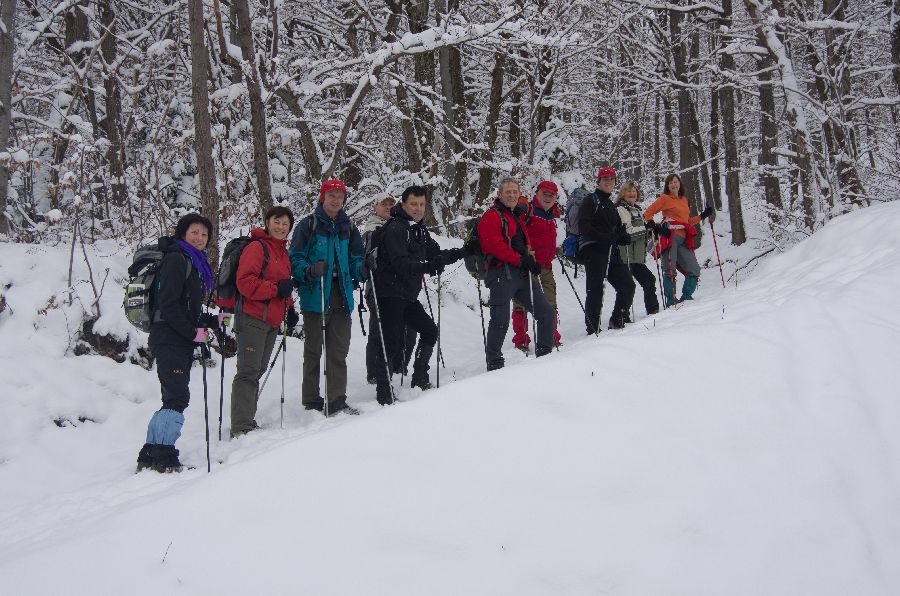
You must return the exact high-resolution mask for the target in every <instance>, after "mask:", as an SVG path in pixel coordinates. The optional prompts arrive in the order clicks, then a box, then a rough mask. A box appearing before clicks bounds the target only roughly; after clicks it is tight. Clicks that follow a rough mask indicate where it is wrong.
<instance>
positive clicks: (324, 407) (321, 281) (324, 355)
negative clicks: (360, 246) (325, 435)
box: [319, 275, 328, 418]
mask: <svg viewBox="0 0 900 596" xmlns="http://www.w3.org/2000/svg"><path fill="white" fill-rule="evenodd" d="M319 288H320V289H321V292H320V295H321V296H322V356H321V358H323V359H324V360H325V366H324V368H325V399H324V404H323V405H322V413H324V414H325V417H326V418H328V354H327V353H326V352H325V345H326V342H325V276H324V275H323V276H322V277H320V278H319Z"/></svg>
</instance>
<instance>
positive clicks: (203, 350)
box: [200, 341, 212, 474]
mask: <svg viewBox="0 0 900 596" xmlns="http://www.w3.org/2000/svg"><path fill="white" fill-rule="evenodd" d="M209 356H210V353H209V346H208V345H207V344H206V342H205V341H204V342H203V343H202V344H200V365H201V366H202V367H203V419H204V420H205V421H206V473H207V474H209V473H210V472H211V471H212V463H211V462H210V459H209V400H208V397H207V393H208V387H207V385H206V359H207V358H209Z"/></svg>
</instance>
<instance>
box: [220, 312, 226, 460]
mask: <svg viewBox="0 0 900 596" xmlns="http://www.w3.org/2000/svg"><path fill="white" fill-rule="evenodd" d="M219 351H220V352H222V366H221V369H222V370H221V371H220V375H219V442H221V441H222V410H224V409H225V325H224V324H223V325H222V327H221V328H220V329H219Z"/></svg>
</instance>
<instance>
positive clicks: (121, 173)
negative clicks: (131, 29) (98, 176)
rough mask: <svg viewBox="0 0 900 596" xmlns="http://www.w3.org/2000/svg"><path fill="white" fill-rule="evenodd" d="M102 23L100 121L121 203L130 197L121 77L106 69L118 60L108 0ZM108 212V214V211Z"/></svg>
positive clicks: (114, 193)
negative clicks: (102, 99)
mask: <svg viewBox="0 0 900 596" xmlns="http://www.w3.org/2000/svg"><path fill="white" fill-rule="evenodd" d="M99 9H100V23H101V25H102V27H103V29H104V31H103V33H102V42H101V44H100V50H101V54H102V55H103V62H104V63H105V65H104V68H103V70H104V75H105V77H106V78H105V79H104V81H103V90H104V94H105V95H106V97H105V105H106V115H105V116H104V118H103V120H101V121H100V128H101V129H102V130H103V133H104V135H105V136H106V138H107V140H108V141H109V148H108V149H107V151H106V161H107V163H109V173H110V175H111V176H112V200H113V204H114V205H116V206H118V207H122V206H124V205H125V202H126V200H127V197H128V192H127V190H126V187H125V164H124V163H123V162H122V155H123V151H122V136H121V125H122V122H121V120H122V116H121V113H122V97H121V93H120V91H119V78H118V72H117V71H116V70H112V71H110V70H107V69H108V68H109V67H111V66H114V65H115V64H116V62H117V60H118V53H119V50H118V42H117V40H118V37H117V36H116V13H115V10H114V9H113V6H112V5H111V3H110V1H109V0H101V1H100V2H99ZM107 215H108V214H107Z"/></svg>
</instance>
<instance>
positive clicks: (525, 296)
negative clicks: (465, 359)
mask: <svg viewBox="0 0 900 596" xmlns="http://www.w3.org/2000/svg"><path fill="white" fill-rule="evenodd" d="M484 285H485V286H487V288H488V290H490V291H491V297H490V299H489V300H488V304H490V307H491V320H490V322H489V323H488V330H487V343H486V345H485V349H484V352H485V359H486V360H487V363H488V367H489V369H490V368H493V367H496V366H502V365H503V340H505V339H506V332H507V331H508V330H509V307H510V303H511V302H512V299H513V298H515V299H516V300H518V301H519V303H520V304H521V305H522V306H524V307H525V310H527V311H528V312H530V313H531V314H532V315H533V316H534V321H535V325H536V327H537V338H536V341H535V354H537V355H540V354H541V353H547V352H549V351H550V350H551V349H552V348H553V331H554V329H556V312H555V311H554V310H553V307H552V306H550V303H549V302H547V298H546V297H545V296H544V292H543V290H541V285H540V283H539V281H538V277H537V276H532V275H529V274H528V272H527V271H525V270H524V269H522V268H520V267H511V266H504V267H498V268H496V269H491V270H490V271H488V272H487V275H486V276H485V279H484ZM529 288H530V289H529ZM532 294H533V295H534V304H532V303H531V296H532Z"/></svg>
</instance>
